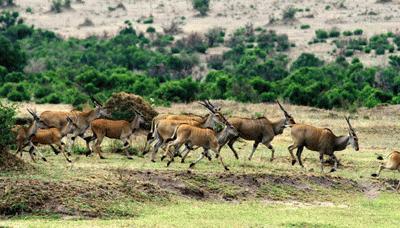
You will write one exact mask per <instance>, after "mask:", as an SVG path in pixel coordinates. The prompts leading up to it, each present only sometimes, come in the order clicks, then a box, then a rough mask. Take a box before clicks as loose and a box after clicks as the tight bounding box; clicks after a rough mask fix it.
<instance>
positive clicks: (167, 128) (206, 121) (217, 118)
mask: <svg viewBox="0 0 400 228" xmlns="http://www.w3.org/2000/svg"><path fill="white" fill-rule="evenodd" d="M207 102H209V101H206V102H203V103H201V102H200V104H202V105H203V106H205V107H207V108H208V109H209V110H210V111H211V114H207V115H205V116H204V117H202V118H201V120H200V121H196V120H191V119H190V118H189V119H187V120H183V119H181V120H174V119H172V120H170V119H162V120H160V121H159V122H158V123H157V124H156V126H155V130H154V138H155V139H156V140H157V142H156V144H155V145H154V149H153V152H152V156H151V161H152V162H155V156H156V154H157V152H158V150H159V149H160V147H162V146H163V145H166V144H165V141H166V140H167V139H169V138H171V137H172V134H173V133H174V130H175V128H176V127H177V126H178V125H180V124H189V125H192V126H196V127H201V128H212V129H215V128H217V126H218V125H219V124H221V123H222V121H223V120H222V118H221V114H220V113H217V112H216V111H215V109H213V107H211V106H209V105H208V104H207ZM189 149H191V146H190V144H186V150H187V151H188V150H189ZM165 157H166V154H164V156H162V157H161V160H163V159H164V158H165Z"/></svg>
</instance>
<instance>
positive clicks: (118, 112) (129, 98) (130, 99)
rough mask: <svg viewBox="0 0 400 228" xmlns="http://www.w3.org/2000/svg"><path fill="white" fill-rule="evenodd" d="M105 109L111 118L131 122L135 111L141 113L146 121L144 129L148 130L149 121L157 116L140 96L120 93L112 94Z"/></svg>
mask: <svg viewBox="0 0 400 228" xmlns="http://www.w3.org/2000/svg"><path fill="white" fill-rule="evenodd" d="M105 107H106V108H108V109H109V110H110V111H111V112H112V113H113V118H115V119H124V120H132V119H133V118H134V117H135V110H137V111H139V112H141V113H142V115H143V116H144V118H145V121H146V123H147V124H146V126H145V128H146V129H150V123H151V120H152V119H153V118H154V117H155V116H157V115H158V112H157V111H155V110H154V109H153V108H152V107H151V105H150V104H149V103H147V102H146V101H145V100H144V99H143V98H142V97H141V96H138V95H135V94H130V93H125V92H120V93H114V94H113V95H112V96H111V97H110V99H108V100H107V102H106V104H105Z"/></svg>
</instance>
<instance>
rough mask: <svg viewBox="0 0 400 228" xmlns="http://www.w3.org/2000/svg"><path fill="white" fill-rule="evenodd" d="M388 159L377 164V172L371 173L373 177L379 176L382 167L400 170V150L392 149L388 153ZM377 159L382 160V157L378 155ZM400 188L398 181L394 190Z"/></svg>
mask: <svg viewBox="0 0 400 228" xmlns="http://www.w3.org/2000/svg"><path fill="white" fill-rule="evenodd" d="M388 158H389V159H388V160H387V161H386V164H384V165H383V164H382V165H380V166H379V169H378V173H373V174H371V176H373V177H379V175H380V174H381V171H382V170H384V169H389V170H397V171H399V172H400V152H399V151H393V152H392V153H390V154H389V155H388ZM378 159H379V160H383V158H382V157H378ZM399 189H400V181H399V184H398V185H397V187H396V190H399Z"/></svg>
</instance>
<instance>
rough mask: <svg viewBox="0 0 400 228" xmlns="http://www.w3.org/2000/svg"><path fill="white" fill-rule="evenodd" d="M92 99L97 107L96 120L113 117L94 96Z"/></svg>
mask: <svg viewBox="0 0 400 228" xmlns="http://www.w3.org/2000/svg"><path fill="white" fill-rule="evenodd" d="M90 99H91V100H92V102H93V104H94V106H95V112H96V118H100V117H111V114H110V112H109V111H108V109H107V108H105V107H103V104H102V103H101V102H100V101H99V100H98V99H96V98H95V97H93V96H90Z"/></svg>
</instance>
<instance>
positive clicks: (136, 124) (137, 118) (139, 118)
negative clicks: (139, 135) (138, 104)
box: [131, 108, 146, 129]
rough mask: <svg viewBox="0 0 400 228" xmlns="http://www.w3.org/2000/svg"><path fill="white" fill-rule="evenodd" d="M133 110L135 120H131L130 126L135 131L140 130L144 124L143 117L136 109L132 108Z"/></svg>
mask: <svg viewBox="0 0 400 228" xmlns="http://www.w3.org/2000/svg"><path fill="white" fill-rule="evenodd" d="M133 110H134V111H135V114H136V115H135V118H134V119H133V120H132V122H131V124H132V129H137V128H140V126H142V125H143V124H145V123H146V121H145V118H144V115H143V114H142V113H141V112H140V111H139V110H137V109H136V108H133Z"/></svg>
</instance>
